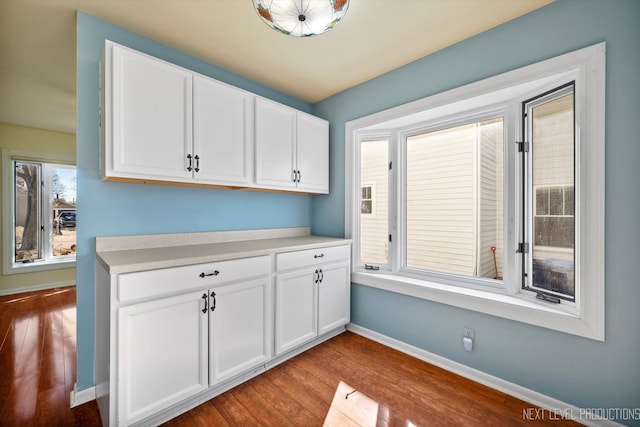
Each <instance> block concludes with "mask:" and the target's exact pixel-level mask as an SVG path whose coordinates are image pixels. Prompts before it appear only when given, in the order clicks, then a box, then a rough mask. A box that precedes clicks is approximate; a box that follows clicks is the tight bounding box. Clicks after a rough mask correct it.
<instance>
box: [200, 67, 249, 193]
mask: <svg viewBox="0 0 640 427" xmlns="http://www.w3.org/2000/svg"><path fill="white" fill-rule="evenodd" d="M253 98H254V97H253V95H251V94H250V93H249V92H245V91H243V90H240V89H237V88H235V87H232V86H229V85H226V84H224V83H220V82H218V81H217V80H213V79H211V78H208V77H204V76H199V75H195V76H194V78H193V105H194V106H193V155H194V173H195V177H196V179H197V180H198V181H201V182H202V181H211V182H214V183H217V184H224V183H228V184H229V185H249V184H251V182H252V181H253V164H252V163H253V149H252V141H253V139H252V134H251V131H252V123H251V118H252V117H253V113H252V110H253ZM196 156H197V158H196Z"/></svg>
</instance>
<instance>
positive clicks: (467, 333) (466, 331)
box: [462, 326, 476, 339]
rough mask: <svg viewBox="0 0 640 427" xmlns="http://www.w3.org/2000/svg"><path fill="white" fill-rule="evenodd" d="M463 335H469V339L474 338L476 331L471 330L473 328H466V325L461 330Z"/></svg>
mask: <svg viewBox="0 0 640 427" xmlns="http://www.w3.org/2000/svg"><path fill="white" fill-rule="evenodd" d="M462 336H463V337H469V338H471V339H475V337H476V331H475V330H473V328H467V327H466V326H465V327H464V331H463V335H462Z"/></svg>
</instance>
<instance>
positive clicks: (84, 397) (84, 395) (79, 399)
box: [70, 383, 96, 408]
mask: <svg viewBox="0 0 640 427" xmlns="http://www.w3.org/2000/svg"><path fill="white" fill-rule="evenodd" d="M92 400H96V388H95V387H89V388H87V389H84V390H80V391H78V383H75V384H74V385H73V390H71V395H70V401H71V408H75V407H76V406H80V405H82V404H83V403H88V402H91V401H92Z"/></svg>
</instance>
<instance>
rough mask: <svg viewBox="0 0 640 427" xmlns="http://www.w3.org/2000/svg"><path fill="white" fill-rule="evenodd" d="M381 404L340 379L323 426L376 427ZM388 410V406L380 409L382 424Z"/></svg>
mask: <svg viewBox="0 0 640 427" xmlns="http://www.w3.org/2000/svg"><path fill="white" fill-rule="evenodd" d="M379 406H380V405H379V404H378V402H376V401H375V400H373V399H371V398H369V397H367V396H366V395H364V394H363V393H361V392H360V391H358V390H356V389H354V388H353V387H351V386H350V385H348V384H346V383H344V382H342V381H340V384H338V388H337V389H336V393H335V394H334V395H333V401H332V402H331V407H330V408H329V412H327V416H326V418H325V420H324V424H323V426H324V427H334V426H359V427H375V426H376V425H378V416H379V415H378V412H379V411H378V408H379ZM387 412H388V410H387V408H384V410H382V411H380V415H382V417H381V418H382V419H380V421H381V424H382V425H384V424H385V422H386V419H385V418H386V414H387Z"/></svg>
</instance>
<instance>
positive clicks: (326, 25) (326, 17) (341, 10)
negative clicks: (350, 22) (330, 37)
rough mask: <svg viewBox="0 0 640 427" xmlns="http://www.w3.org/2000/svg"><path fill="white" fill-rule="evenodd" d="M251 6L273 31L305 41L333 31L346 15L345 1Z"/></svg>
mask: <svg viewBox="0 0 640 427" xmlns="http://www.w3.org/2000/svg"><path fill="white" fill-rule="evenodd" d="M253 5H254V7H255V9H256V11H257V12H258V15H260V18H262V20H263V21H264V22H265V23H266V24H267V25H268V26H270V27H271V28H273V29H274V30H276V31H280V32H281V33H283V34H287V35H289V36H294V37H309V36H316V35H318V34H322V33H324V32H326V31H329V30H330V29H331V28H333V27H335V26H336V24H337V23H338V22H340V20H341V19H342V18H343V17H344V15H345V14H346V13H347V9H348V8H349V0H253Z"/></svg>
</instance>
